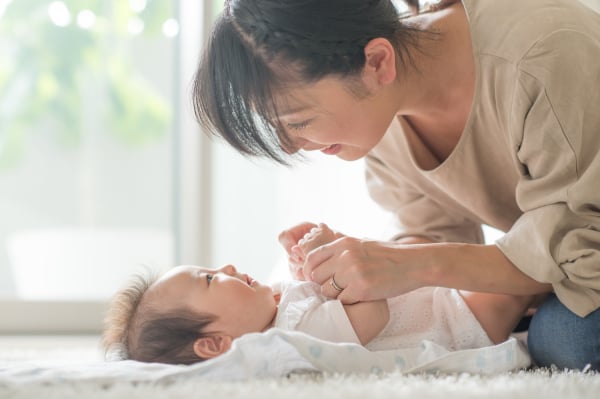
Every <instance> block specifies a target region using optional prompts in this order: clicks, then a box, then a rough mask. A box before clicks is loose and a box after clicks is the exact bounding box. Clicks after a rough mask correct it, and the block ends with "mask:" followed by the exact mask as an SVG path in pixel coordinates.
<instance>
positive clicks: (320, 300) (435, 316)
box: [274, 281, 493, 351]
mask: <svg viewBox="0 0 600 399" xmlns="http://www.w3.org/2000/svg"><path fill="white" fill-rule="evenodd" d="M274 289H275V290H276V291H278V292H281V299H280V302H279V308H278V311H277V317H276V319H275V327H279V328H282V329H285V330H296V331H302V332H305V333H307V334H310V335H312V336H314V337H317V338H320V339H323V340H326V341H332V342H350V343H357V344H360V341H359V339H358V337H357V336H356V333H355V332H354V329H353V328H352V324H351V323H350V320H349V319H348V316H347V315H346V311H345V310H344V306H343V305H342V303H341V302H340V301H338V300H331V299H329V298H327V297H325V296H324V295H322V294H321V287H320V286H319V285H318V284H315V283H311V282H304V281H283V282H281V283H279V284H278V285H277V286H274ZM388 307H389V311H390V321H389V322H388V324H387V326H386V327H385V328H384V329H383V331H381V333H379V335H378V336H377V337H375V338H374V339H373V340H372V341H371V342H369V343H368V344H367V345H366V348H367V349H369V350H373V351H379V350H388V349H401V348H412V347H417V346H419V345H421V342H422V341H423V340H428V341H432V342H435V343H436V344H438V345H441V346H443V347H445V348H446V349H448V350H453V351H454V350H462V349H472V348H481V347H485V346H490V345H493V343H492V341H491V340H490V339H489V337H488V336H487V334H486V333H485V331H484V330H483V328H482V327H481V325H480V324H479V322H478V321H477V319H476V318H475V316H474V315H473V313H472V312H471V310H470V309H469V307H468V306H467V304H466V303H465V302H464V300H463V299H462V297H461V296H460V294H459V293H458V291H457V290H455V289H449V288H440V287H435V288H432V287H424V288H420V289H418V290H415V291H412V292H409V293H407V294H404V295H400V296H398V297H395V298H390V299H388Z"/></svg>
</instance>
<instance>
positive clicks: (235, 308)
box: [147, 265, 277, 338]
mask: <svg viewBox="0 0 600 399" xmlns="http://www.w3.org/2000/svg"><path fill="white" fill-rule="evenodd" d="M147 294H148V300H150V301H152V306H153V307H157V308H159V309H160V310H161V311H162V312H168V311H169V310H170V309H173V310H175V309H179V308H186V309H189V310H192V311H194V312H196V313H209V314H213V315H215V316H216V317H217V319H216V320H215V321H214V322H213V323H211V324H210V326H209V327H208V331H213V332H220V333H223V334H225V335H229V336H231V337H233V338H237V337H239V336H241V335H243V334H246V333H250V332H260V331H263V330H264V329H266V328H268V327H269V326H270V325H271V322H272V321H273V318H274V317H275V314H276V312H277V304H276V301H275V298H274V296H273V291H272V289H271V287H269V286H266V285H262V284H260V283H259V282H258V281H256V280H253V279H252V278H251V277H249V276H248V275H247V274H241V273H238V271H237V270H236V268H235V267H234V266H233V265H227V266H224V267H222V268H220V269H216V270H215V269H207V268H202V267H198V266H187V265H186V266H178V267H175V268H173V269H171V270H170V271H169V272H167V273H166V274H164V275H163V276H162V277H161V278H160V279H159V280H157V281H156V282H155V283H154V284H153V285H152V286H151V287H150V288H149V289H148V292H147Z"/></svg>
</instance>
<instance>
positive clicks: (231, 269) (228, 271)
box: [220, 265, 237, 276]
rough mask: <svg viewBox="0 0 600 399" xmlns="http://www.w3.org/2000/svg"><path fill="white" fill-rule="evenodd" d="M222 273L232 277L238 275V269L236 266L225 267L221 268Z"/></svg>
mask: <svg viewBox="0 0 600 399" xmlns="http://www.w3.org/2000/svg"><path fill="white" fill-rule="evenodd" d="M220 271H221V272H223V273H225V274H227V275H230V276H233V275H234V274H236V273H237V269H236V268H235V266H234V265H225V266H223V267H222V268H221V270H220Z"/></svg>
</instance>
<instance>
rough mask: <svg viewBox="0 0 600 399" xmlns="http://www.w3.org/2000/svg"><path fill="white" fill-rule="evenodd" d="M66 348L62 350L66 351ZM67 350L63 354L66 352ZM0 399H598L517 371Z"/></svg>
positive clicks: (35, 393)
mask: <svg viewBox="0 0 600 399" xmlns="http://www.w3.org/2000/svg"><path fill="white" fill-rule="evenodd" d="M67 342H68V343H67ZM67 348H69V349H67ZM57 358H58V359H63V360H72V361H81V360H91V359H96V358H97V351H96V349H95V348H94V347H90V346H89V345H87V343H86V344H85V345H83V344H82V345H78V344H77V343H76V342H74V341H73V340H72V339H69V340H68V341H66V342H60V343H58V344H54V345H51V346H50V345H48V346H45V347H41V348H40V347H33V346H32V345H30V344H29V343H28V349H27V350H24V349H23V348H19V349H16V348H15V345H14V343H13V342H10V343H9V344H5V345H4V346H3V345H1V343H0V359H2V360H4V361H11V362H12V361H15V362H19V361H23V360H32V359H35V360H36V361H37V360H39V361H40V362H43V361H44V360H48V359H57ZM0 398H1V399H21V398H32V399H88V398H89V399H108V398H111V399H113V398H123V399H138V398H139V399H154V398H156V399H159V398H160V399H166V398H168V399H184V398H185V399H188V398H189V399H191V398H194V399H197V398H207V399H209V398H210V399H218V398H227V399H236V398H240V399H241V398H244V399H252V398H257V399H258V398H260V399H263V398H278V399H279V398H281V399H286V398H311V399H320V398H325V399H353V398H357V399H359V398H360V399H379V398H382V399H383V398H386V399H387V398H407V399H408V398H410V399H454V398H456V399H469V398H477V399H479V398H485V399H500V398H501V399H509V398H510V399H520V398H523V399H531V398H543V399H578V398H581V399H600V374H598V373H589V372H588V373H581V372H566V371H558V370H535V371H521V372H516V373H504V374H500V375H497V376H493V377H485V376H479V375H473V374H461V375H425V374H420V375H402V374H399V373H390V374H385V375H379V376H376V375H371V376H368V377H364V376H348V375H346V376H342V375H294V376H292V377H289V378H272V379H265V380H252V381H246V382H226V383H224V382H206V381H200V380H196V381H194V380H192V379H185V380H171V381H169V382H167V383H165V382H163V383H160V384H158V383H152V382H143V383H132V382H125V381H122V380H121V381H119V380H117V381H110V382H106V381H104V382H101V381H79V382H75V383H73V382H69V383H66V382H65V381H53V382H52V383H36V384H31V383H28V384H20V383H12V382H8V383H6V382H5V383H0Z"/></svg>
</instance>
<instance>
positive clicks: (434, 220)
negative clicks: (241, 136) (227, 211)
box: [367, 0, 600, 316]
mask: <svg viewBox="0 0 600 399" xmlns="http://www.w3.org/2000/svg"><path fill="white" fill-rule="evenodd" d="M463 4H464V6H465V9H466V11H467V14H468V18H469V23H470V29H471V36H472V40H473V47H474V56H475V62H476V68H477V82H476V89H475V98H474V102H473V105H472V109H471V113H470V115H469V119H468V122H467V125H466V128H465V130H464V132H463V134H462V137H461V139H460V140H459V142H458V144H457V146H456V148H455V149H454V151H453V152H452V154H451V155H450V156H449V157H448V158H447V159H446V160H445V161H444V162H443V163H441V164H439V165H438V166H437V167H436V168H435V169H431V170H424V169H422V168H421V167H420V166H419V165H418V164H417V162H416V159H417V158H418V159H422V158H421V157H422V156H423V154H425V155H426V153H427V152H428V150H427V148H426V147H425V146H424V145H423V143H422V142H421V141H420V140H419V139H418V136H417V135H416V134H415V133H414V131H412V129H411V128H410V126H409V125H408V124H407V123H406V121H405V120H404V119H403V118H401V117H399V118H397V120H395V121H394V123H393V124H392V125H391V126H390V128H389V130H388V132H387V133H386V135H385V136H384V137H383V139H382V140H381V142H380V143H379V144H378V145H377V146H376V147H375V148H374V149H373V150H372V151H371V153H370V154H369V156H368V157H367V184H368V188H369V191H370V193H371V195H372V197H373V198H374V199H375V200H376V201H377V202H378V203H379V204H381V205H382V206H383V207H384V208H386V209H387V210H390V211H392V212H393V213H395V214H396V215H397V219H398V222H399V226H400V228H401V230H400V231H401V232H400V233H399V234H398V235H397V236H396V237H395V238H396V239H397V238H400V237H402V236H410V235H420V236H426V237H429V238H431V239H433V240H435V241H453V242H470V243H481V242H482V240H483V235H482V231H481V227H480V226H481V224H482V223H483V224H488V225H490V226H493V227H496V228H498V229H500V230H502V231H505V232H506V234H505V235H504V237H503V238H501V239H499V240H498V241H497V242H496V245H497V246H498V247H499V249H500V250H501V251H502V252H503V253H504V254H505V255H506V256H507V257H508V258H509V259H510V260H511V261H512V262H513V263H514V264H515V265H516V266H517V267H518V268H519V269H520V270H522V271H523V272H524V273H526V274H527V275H529V276H531V277H532V278H534V279H535V280H537V281H540V282H548V283H552V285H553V287H554V291H555V293H556V294H557V296H558V297H559V299H560V300H561V301H562V302H563V303H564V304H565V305H566V306H567V307H568V308H569V309H571V310H572V311H573V312H575V313H576V314H578V315H580V316H585V315H587V314H588V313H590V312H592V311H593V310H595V309H597V308H598V307H600V15H598V14H596V13H594V12H593V11H591V10H590V9H588V8H586V7H585V6H583V5H581V4H580V3H579V2H578V1H575V0H527V1H524V0H502V1H499V0H463ZM417 154H420V155H419V157H417V156H416V155H417Z"/></svg>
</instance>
